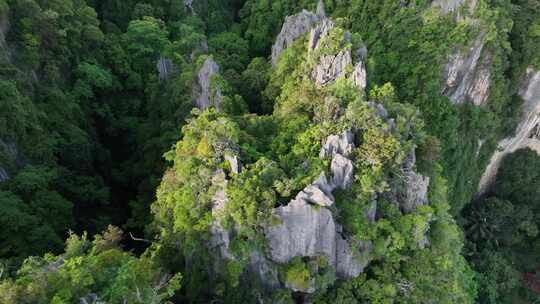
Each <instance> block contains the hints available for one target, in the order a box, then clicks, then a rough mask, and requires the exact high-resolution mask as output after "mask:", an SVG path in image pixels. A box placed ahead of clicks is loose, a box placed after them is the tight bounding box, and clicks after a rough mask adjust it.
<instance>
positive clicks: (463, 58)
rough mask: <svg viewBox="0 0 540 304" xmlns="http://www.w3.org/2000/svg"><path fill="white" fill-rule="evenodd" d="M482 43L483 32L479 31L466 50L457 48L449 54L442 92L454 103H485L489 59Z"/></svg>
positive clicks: (487, 93) (489, 78)
mask: <svg viewBox="0 0 540 304" xmlns="http://www.w3.org/2000/svg"><path fill="white" fill-rule="evenodd" d="M484 45H485V33H480V35H478V37H477V38H476V39H475V41H473V43H472V45H471V46H470V47H469V48H468V49H467V50H465V51H463V50H458V51H456V52H455V53H453V54H452V55H451V56H450V58H449V60H448V63H447V64H446V66H445V68H444V74H443V81H444V84H443V90H442V94H444V95H446V96H448V97H449V98H450V100H451V101H452V102H453V103H454V104H460V103H464V102H467V101H470V102H472V103H473V104H474V105H477V106H481V105H484V104H485V103H486V101H487V99H488V97H489V89H490V86H491V70H490V61H491V59H490V55H489V53H487V51H484ZM482 54H484V56H482Z"/></svg>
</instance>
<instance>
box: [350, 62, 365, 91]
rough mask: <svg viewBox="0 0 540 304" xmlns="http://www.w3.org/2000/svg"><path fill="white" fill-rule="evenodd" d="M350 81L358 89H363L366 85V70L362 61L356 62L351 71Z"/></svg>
mask: <svg viewBox="0 0 540 304" xmlns="http://www.w3.org/2000/svg"><path fill="white" fill-rule="evenodd" d="M352 81H353V83H354V84H355V85H356V86H357V87H358V88H359V89H360V90H364V89H365V88H366V85H367V72H366V68H365V67H364V62H362V61H360V62H358V63H357V64H356V65H355V66H354V69H353V72H352Z"/></svg>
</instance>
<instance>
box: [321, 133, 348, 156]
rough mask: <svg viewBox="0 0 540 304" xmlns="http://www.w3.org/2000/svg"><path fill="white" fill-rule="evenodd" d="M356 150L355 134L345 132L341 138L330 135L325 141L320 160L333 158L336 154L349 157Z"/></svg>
mask: <svg viewBox="0 0 540 304" xmlns="http://www.w3.org/2000/svg"><path fill="white" fill-rule="evenodd" d="M353 149H354V133H353V132H352V131H350V130H346V131H343V132H342V133H341V135H340V136H338V135H330V136H328V137H327V138H326V140H325V141H324V143H323V145H322V147H321V151H320V153H319V157H320V158H325V157H331V158H333V157H334V155H336V154H341V155H343V156H345V157H346V156H348V155H349V154H350V153H351V152H352V151H353Z"/></svg>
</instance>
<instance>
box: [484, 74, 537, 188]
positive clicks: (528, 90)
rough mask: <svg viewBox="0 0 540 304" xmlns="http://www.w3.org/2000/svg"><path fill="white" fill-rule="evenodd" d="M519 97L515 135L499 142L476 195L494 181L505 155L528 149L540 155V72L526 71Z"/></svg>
mask: <svg viewBox="0 0 540 304" xmlns="http://www.w3.org/2000/svg"><path fill="white" fill-rule="evenodd" d="M519 95H520V96H521V97H522V98H523V100H524V102H525V103H524V104H523V108H522V116H521V117H522V118H521V121H520V123H519V125H518V126H517V128H516V131H515V135H514V136H512V137H508V138H505V139H503V140H501V141H500V142H499V144H498V148H497V150H496V151H495V153H494V154H493V156H492V157H491V159H490V162H489V165H488V166H487V168H486V170H485V172H484V174H483V175H482V178H481V179H480V183H479V185H478V194H479V195H481V194H484V193H486V192H487V191H488V190H489V188H490V186H491V185H492V184H493V182H494V181H495V177H496V175H497V171H498V170H499V167H500V165H501V162H502V160H503V158H504V156H506V155H507V154H510V153H513V152H515V151H517V150H519V149H523V148H525V147H529V148H531V149H532V150H535V151H536V152H537V153H539V154H540V137H539V134H538V130H540V71H536V70H534V69H533V68H529V69H527V73H526V75H525V77H524V80H523V84H522V88H521V90H520V92H519Z"/></svg>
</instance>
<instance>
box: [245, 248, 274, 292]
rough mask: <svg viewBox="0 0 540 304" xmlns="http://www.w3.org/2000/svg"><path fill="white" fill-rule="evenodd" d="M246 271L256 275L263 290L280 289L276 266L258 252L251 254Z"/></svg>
mask: <svg viewBox="0 0 540 304" xmlns="http://www.w3.org/2000/svg"><path fill="white" fill-rule="evenodd" d="M248 269H249V271H250V273H254V274H256V275H257V277H258V278H259V279H260V281H261V283H262V284H263V286H264V287H265V288H267V289H269V290H273V289H276V288H279V287H280V283H279V279H278V271H277V267H276V265H275V264H274V263H273V262H272V261H269V260H268V259H267V258H266V257H265V256H264V255H263V254H261V253H260V252H259V251H253V252H251V254H250V259H249V264H248Z"/></svg>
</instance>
